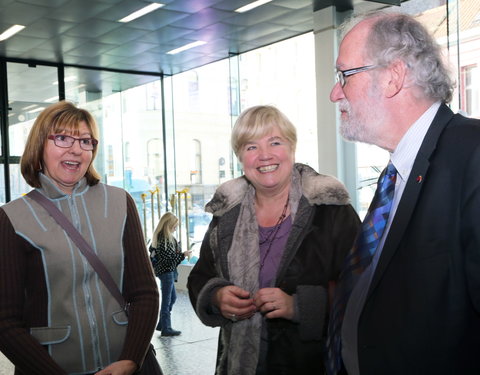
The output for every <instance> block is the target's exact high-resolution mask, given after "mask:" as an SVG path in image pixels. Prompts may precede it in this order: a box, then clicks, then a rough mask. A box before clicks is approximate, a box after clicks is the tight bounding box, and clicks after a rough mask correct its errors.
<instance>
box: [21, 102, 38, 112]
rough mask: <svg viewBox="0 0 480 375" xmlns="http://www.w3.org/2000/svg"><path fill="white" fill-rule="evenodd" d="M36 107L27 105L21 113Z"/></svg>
mask: <svg viewBox="0 0 480 375" xmlns="http://www.w3.org/2000/svg"><path fill="white" fill-rule="evenodd" d="M36 106H37V105H36V104H31V105H27V106H26V107H23V108H22V111H26V110H27V109H30V108H35V107H36Z"/></svg>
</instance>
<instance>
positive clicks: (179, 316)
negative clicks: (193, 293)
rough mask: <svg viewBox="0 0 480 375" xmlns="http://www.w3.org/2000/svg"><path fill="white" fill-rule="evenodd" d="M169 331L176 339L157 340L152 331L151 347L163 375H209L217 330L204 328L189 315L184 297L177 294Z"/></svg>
mask: <svg viewBox="0 0 480 375" xmlns="http://www.w3.org/2000/svg"><path fill="white" fill-rule="evenodd" d="M172 327H173V328H174V329H177V330H180V331H182V334H181V335H180V336H176V337H161V336H160V333H159V332H158V331H155V334H154V337H153V339H152V343H153V345H154V346H155V350H156V351H157V359H158V361H159V362H160V365H161V366H162V370H163V373H164V374H165V375H213V374H214V373H215V360H216V357H217V340H218V331H219V329H218V328H210V327H206V326H204V325H203V324H202V323H201V322H200V320H199V319H198V318H197V315H196V314H195V312H194V311H193V308H192V305H191V304H190V300H189V299H188V295H187V293H186V292H184V291H179V292H177V302H175V305H173V311H172Z"/></svg>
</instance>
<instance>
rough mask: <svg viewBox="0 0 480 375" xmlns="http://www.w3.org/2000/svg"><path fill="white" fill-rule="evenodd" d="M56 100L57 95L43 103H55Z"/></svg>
mask: <svg viewBox="0 0 480 375" xmlns="http://www.w3.org/2000/svg"><path fill="white" fill-rule="evenodd" d="M57 100H58V95H57V96H52V97H51V98H48V99H45V100H44V102H45V103H53V102H56V101H57Z"/></svg>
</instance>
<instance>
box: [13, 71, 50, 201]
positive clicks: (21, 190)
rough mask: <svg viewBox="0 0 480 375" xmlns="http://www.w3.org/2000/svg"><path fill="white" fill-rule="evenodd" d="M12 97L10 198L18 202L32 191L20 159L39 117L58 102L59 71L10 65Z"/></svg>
mask: <svg viewBox="0 0 480 375" xmlns="http://www.w3.org/2000/svg"><path fill="white" fill-rule="evenodd" d="M7 82H8V85H7V88H8V93H9V101H8V106H9V111H8V140H9V142H8V143H9V144H8V147H9V153H10V155H9V160H10V162H11V163H12V164H10V197H11V199H15V198H18V197H20V196H21V195H22V194H25V193H27V192H29V191H30V190H31V188H30V186H29V185H27V184H26V183H25V180H24V179H23V177H22V175H21V173H20V166H19V164H18V163H19V161H20V156H21V155H22V153H23V149H24V147H25V142H26V140H27V137H28V133H29V132H30V129H31V127H32V125H33V122H34V121H35V119H36V118H37V116H38V114H39V113H40V112H41V111H42V110H43V109H44V108H46V107H47V106H48V105H49V104H51V103H53V102H55V101H58V80H57V68H55V67H51V66H41V65H32V64H20V63H7Z"/></svg>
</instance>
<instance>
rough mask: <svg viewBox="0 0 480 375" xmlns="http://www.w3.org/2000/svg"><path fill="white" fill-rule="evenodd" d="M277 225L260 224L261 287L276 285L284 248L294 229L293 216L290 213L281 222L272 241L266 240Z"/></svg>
mask: <svg viewBox="0 0 480 375" xmlns="http://www.w3.org/2000/svg"><path fill="white" fill-rule="evenodd" d="M275 227H276V226H274V227H261V226H260V225H259V226H258V237H259V242H260V275H259V278H260V280H259V281H260V288H267V287H273V285H274V282H275V276H276V274H277V270H278V266H279V265H280V260H281V259H282V254H283V250H284V249H285V245H286V243H287V239H288V235H289V233H290V229H292V218H291V216H290V215H289V216H288V217H287V218H286V219H285V220H284V221H283V222H282V223H281V224H280V228H279V229H278V232H277V234H276V235H275V237H274V238H273V239H272V241H266V239H267V238H268V237H269V236H272V235H273V233H272V232H273V231H275ZM269 248H270V250H269ZM262 265H263V266H262Z"/></svg>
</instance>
